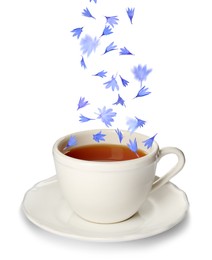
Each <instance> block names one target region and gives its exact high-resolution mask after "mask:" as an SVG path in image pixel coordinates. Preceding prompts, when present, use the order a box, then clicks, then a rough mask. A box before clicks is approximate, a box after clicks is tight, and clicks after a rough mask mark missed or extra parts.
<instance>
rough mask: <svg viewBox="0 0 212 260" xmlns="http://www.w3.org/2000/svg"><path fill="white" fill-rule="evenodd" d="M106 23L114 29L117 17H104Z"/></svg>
mask: <svg viewBox="0 0 212 260" xmlns="http://www.w3.org/2000/svg"><path fill="white" fill-rule="evenodd" d="M105 18H106V20H107V23H108V24H109V25H110V26H111V27H113V28H114V26H115V25H117V24H118V21H119V19H118V18H117V16H105Z"/></svg>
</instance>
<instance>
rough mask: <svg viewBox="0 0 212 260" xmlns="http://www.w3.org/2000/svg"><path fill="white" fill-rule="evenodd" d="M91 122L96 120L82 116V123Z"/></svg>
mask: <svg viewBox="0 0 212 260" xmlns="http://www.w3.org/2000/svg"><path fill="white" fill-rule="evenodd" d="M90 120H94V119H93V118H90V117H86V116H83V115H82V114H81V115H80V120H79V121H80V122H81V123H85V122H88V121H90Z"/></svg>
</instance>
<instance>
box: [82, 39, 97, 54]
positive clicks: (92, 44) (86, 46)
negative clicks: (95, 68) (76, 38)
mask: <svg viewBox="0 0 212 260" xmlns="http://www.w3.org/2000/svg"><path fill="white" fill-rule="evenodd" d="M98 45H99V40H98V39H97V38H96V37H95V38H92V37H91V36H89V35H85V37H84V38H82V39H81V41H80V46H81V51H82V53H83V54H87V57H88V56H89V55H90V54H91V53H92V52H95V51H96V48H97V46H98Z"/></svg>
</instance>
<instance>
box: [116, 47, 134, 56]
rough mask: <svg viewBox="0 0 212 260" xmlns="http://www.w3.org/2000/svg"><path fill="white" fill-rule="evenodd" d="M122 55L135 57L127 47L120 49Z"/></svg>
mask: <svg viewBox="0 0 212 260" xmlns="http://www.w3.org/2000/svg"><path fill="white" fill-rule="evenodd" d="M119 54H120V55H133V54H132V52H130V51H129V50H128V49H127V48H126V47H124V48H120V52H119Z"/></svg>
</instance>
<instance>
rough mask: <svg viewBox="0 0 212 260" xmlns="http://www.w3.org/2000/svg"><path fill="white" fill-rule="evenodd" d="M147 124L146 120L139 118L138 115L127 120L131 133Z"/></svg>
mask: <svg viewBox="0 0 212 260" xmlns="http://www.w3.org/2000/svg"><path fill="white" fill-rule="evenodd" d="M145 124H146V121H144V120H142V119H139V118H137V117H135V118H129V119H128V120H127V125H128V131H130V133H133V132H135V130H136V129H137V128H138V127H143V126H144V125H145Z"/></svg>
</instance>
